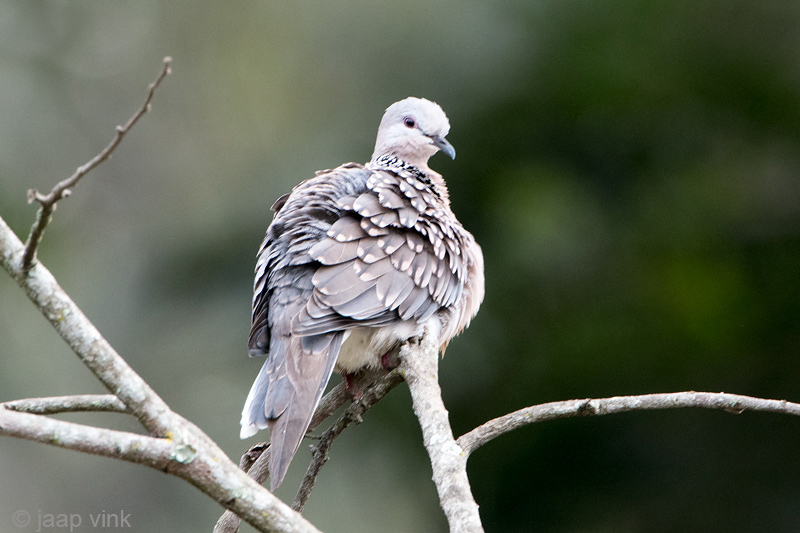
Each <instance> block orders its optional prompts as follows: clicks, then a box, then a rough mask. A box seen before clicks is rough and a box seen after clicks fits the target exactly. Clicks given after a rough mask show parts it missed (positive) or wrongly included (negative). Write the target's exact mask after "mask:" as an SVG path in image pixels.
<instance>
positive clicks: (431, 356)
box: [0, 58, 800, 533]
mask: <svg viewBox="0 0 800 533" xmlns="http://www.w3.org/2000/svg"><path fill="white" fill-rule="evenodd" d="M169 65H170V59H169V58H165V60H164V67H163V70H162V71H161V74H160V75H159V76H158V78H157V79H156V80H155V81H154V82H153V83H152V84H151V85H150V87H149V89H148V93H147V97H146V99H145V102H144V104H143V105H142V107H141V108H140V109H139V110H138V111H137V112H136V113H134V115H133V116H132V117H131V118H130V119H129V120H128V122H126V124H125V125H124V126H118V127H117V129H116V133H115V135H114V137H113V138H112V140H111V142H110V143H109V144H108V145H107V146H106V147H105V148H104V149H103V150H102V151H101V152H100V153H99V154H97V155H96V156H95V157H94V158H92V159H91V160H89V161H88V162H87V163H86V164H85V165H82V166H81V167H79V168H78V169H77V170H76V172H75V173H74V174H73V175H72V176H70V177H69V178H67V179H66V180H63V181H62V182H60V183H58V184H57V185H56V186H55V187H54V188H53V189H52V190H51V191H50V193H48V194H47V195H42V194H41V193H39V192H37V191H35V190H31V191H29V202H31V203H32V202H33V201H37V202H39V204H40V208H39V210H38V212H37V216H36V221H35V223H34V224H33V226H32V228H31V230H30V234H29V235H28V239H27V242H26V243H25V244H23V243H22V242H21V241H20V240H19V238H18V237H17V236H16V235H15V234H14V232H13V231H12V230H11V229H10V228H9V227H8V225H6V223H5V221H4V220H3V219H2V218H0V266H2V267H3V268H4V269H5V270H6V271H7V272H8V273H9V275H10V276H11V277H12V278H13V279H14V280H15V281H16V282H17V284H19V286H20V287H22V288H23V289H24V290H25V292H26V293H27V294H28V297H29V298H30V299H31V301H32V302H33V303H34V305H36V307H37V308H38V309H39V310H40V311H41V312H42V314H43V315H44V316H45V317H46V318H47V319H48V320H49V321H50V323H51V324H52V326H53V327H54V328H55V329H56V331H57V332H58V333H59V335H60V336H61V337H62V338H63V339H64V341H65V342H67V344H68V345H69V346H70V347H71V348H72V350H73V351H74V352H75V353H76V355H78V357H79V358H80V360H81V361H82V362H83V363H84V364H85V365H86V366H87V367H88V368H89V369H90V370H91V371H92V373H94V375H95V376H96V377H97V378H98V379H99V380H100V381H101V382H102V383H103V384H104V385H105V386H106V388H107V389H108V390H109V391H110V392H111V393H112V394H111V395H76V396H64V397H52V398H28V399H22V400H14V401H9V402H5V403H0V436H10V437H16V438H21V439H26V440H30V441H35V442H41V443H45V444H49V445H53V446H58V447H61V448H66V449H71V450H76V451H80V452H83V453H90V454H94V455H102V456H107V457H114V458H117V459H122V460H126V461H131V462H134V463H137V464H142V465H146V466H149V467H151V468H155V469H158V470H161V471H163V472H166V473H169V474H172V475H175V476H178V477H180V478H182V479H184V480H186V481H188V482H189V483H191V484H193V485H195V486H196V487H198V488H199V489H200V490H201V491H203V492H204V493H206V494H207V495H208V496H210V497H211V498H213V499H214V500H215V501H217V502H219V503H220V504H221V505H223V506H224V507H226V508H228V509H230V510H231V511H233V512H234V513H237V514H238V515H239V516H241V517H242V518H243V519H245V520H246V521H247V522H248V523H250V524H251V525H253V526H254V527H255V528H256V529H258V530H259V531H280V532H290V533H292V532H316V531H317V529H316V528H314V526H312V525H311V524H309V523H308V522H307V521H306V520H305V519H303V517H302V516H300V515H299V514H298V513H296V512H294V511H292V510H291V509H290V508H289V507H288V506H286V505H285V504H284V503H283V502H281V501H280V500H278V499H277V498H275V496H274V495H272V494H271V493H270V492H269V491H267V490H266V489H265V488H264V487H262V486H261V483H263V482H264V481H266V477H267V475H268V473H267V471H266V469H265V468H264V466H263V465H265V464H266V463H267V461H266V459H267V457H268V455H269V450H268V449H267V447H265V446H264V445H258V446H256V447H253V448H251V451H250V452H248V453H247V454H245V455H246V456H245V457H243V467H246V466H247V465H249V466H250V473H249V474H250V475H249V476H248V475H247V474H246V473H245V472H243V471H242V470H241V469H239V468H237V467H236V465H235V464H233V463H232V462H231V461H230V459H228V457H227V456H226V455H225V453H224V452H223V451H222V450H221V449H220V448H219V447H218V446H217V445H216V444H215V443H214V442H213V441H212V440H211V439H210V438H209V437H208V436H207V435H206V434H205V433H204V432H203V431H201V430H200V429H199V428H197V427H196V426H195V425H194V424H192V423H191V422H189V421H188V420H186V419H184V418H183V417H181V416H180V415H178V414H177V413H175V412H174V411H172V410H171V409H170V408H169V406H168V405H167V404H166V403H165V402H164V401H163V400H162V399H161V398H160V397H159V396H158V395H157V394H156V393H155V392H154V391H153V390H152V389H151V388H150V386H149V385H148V384H147V383H146V382H145V381H144V380H143V379H142V378H141V377H140V376H139V375H138V374H137V373H136V372H135V371H134V370H133V369H132V368H131V367H130V366H128V364H127V363H126V362H125V361H124V360H123V359H122V357H120V355H119V354H118V353H117V352H116V351H115V350H114V349H113V348H112V347H111V345H110V344H109V343H108V342H107V341H106V340H105V339H104V338H103V337H102V335H100V333H99V332H98V331H97V329H96V328H95V327H94V325H93V324H92V323H91V322H90V321H89V320H88V319H87V318H86V316H84V315H83V313H82V312H81V310H80V309H79V308H78V307H77V305H75V303H74V302H73V301H72V300H71V299H70V298H69V296H68V295H67V294H66V293H65V292H64V291H63V290H62V289H61V287H59V285H58V283H57V282H56V280H55V278H54V277H53V276H52V274H51V273H50V272H49V271H48V270H47V269H46V268H45V267H44V266H43V265H42V264H41V263H39V262H37V261H36V251H37V247H38V245H39V243H40V241H41V239H42V236H43V234H44V231H45V229H46V227H47V225H48V224H49V222H50V218H51V216H52V213H53V211H54V209H55V206H56V204H57V202H58V201H59V200H60V199H62V198H64V197H65V196H67V195H68V194H69V191H70V188H71V187H74V186H75V185H76V184H77V183H78V182H79V181H80V179H81V178H82V177H83V176H85V175H86V174H87V173H88V172H89V171H91V170H92V169H93V168H95V167H96V166H97V165H99V164H100V163H102V162H103V161H105V160H106V159H108V157H109V156H110V155H111V153H112V152H113V151H114V150H115V149H116V148H117V146H118V145H119V144H120V142H121V141H122V139H123V137H124V136H125V135H126V134H127V133H128V131H130V129H131V128H132V127H133V125H134V124H136V122H137V121H138V120H139V119H140V118H141V117H142V116H143V115H144V114H145V113H146V112H147V111H148V110H149V109H150V102H151V100H152V98H153V95H154V92H155V90H156V89H157V87H158V86H159V84H160V83H161V81H162V80H163V79H164V78H165V77H166V75H167V74H169V72H170V66H169ZM400 375H402V376H404V377H405V379H406V381H407V382H408V384H409V389H410V391H411V396H412V401H413V405H414V412H415V413H416V414H417V417H418V419H419V422H420V426H421V428H422V434H423V442H424V444H425V447H426V449H427V450H428V454H429V456H430V458H431V464H432V467H433V479H434V482H435V484H436V487H437V491H438V493H439V498H440V503H441V506H442V508H443V510H444V512H445V514H446V516H447V519H448V522H449V523H450V529H451V531H458V532H479V531H483V529H482V525H481V522H480V517H479V515H478V507H477V504H476V503H475V501H474V499H473V497H472V493H471V488H470V485H469V480H468V478H467V475H466V462H467V458H468V456H469V454H470V453H472V452H473V451H474V450H476V449H477V448H478V447H480V446H481V445H483V444H485V443H486V442H489V441H490V440H491V439H493V438H495V437H497V436H499V435H501V434H503V433H506V432H509V431H512V430H514V429H517V428H519V427H522V426H524V425H527V424H531V423H534V422H541V421H545V420H552V419H556V418H567V417H574V416H595V415H604V414H612V413H619V412H626V411H634V410H650V409H671V408H678V407H701V408H706V409H719V410H724V411H727V412H731V413H735V414H738V413H741V412H743V411H745V410H752V411H766V412H776V413H784V414H791V415H800V404H796V403H790V402H786V401H778V400H765V399H760V398H752V397H748V396H738V395H733V394H725V393H719V394H715V393H703V392H681V393H669V394H650V395H644V396H627V397H614V398H603V399H585V400H570V401H566V402H553V403H549V404H543V405H538V406H532V407H528V408H525V409H521V410H519V411H516V412H514V413H510V414H508V415H505V416H503V417H500V418H497V419H495V420H491V421H489V422H487V423H486V424H483V425H482V426H480V427H478V428H476V429H474V430H473V431H470V432H469V433H467V434H465V435H463V436H462V437H460V438H459V439H458V441H456V440H454V439H453V434H452V429H451V428H450V424H449V421H448V414H447V411H446V409H445V407H444V404H443V402H442V399H441V390H440V389H439V385H438V347H437V346H436V344H435V339H433V338H432V337H431V336H430V335H428V334H427V332H426V334H425V335H423V337H422V339H421V341H420V342H419V343H407V344H405V345H404V346H403V348H402V350H401V367H400V371H399V372H392V373H389V374H388V375H387V374H386V373H385V372H384V373H383V376H380V375H371V374H365V375H362V376H361V377H360V378H357V379H360V380H361V381H357V382H356V383H361V387H366V389H365V392H364V395H363V397H362V398H361V399H360V400H358V401H356V402H354V403H353V404H352V405H350V406H349V407H348V409H347V410H346V411H345V413H344V414H343V415H342V417H341V418H340V419H339V420H337V422H335V423H334V425H333V426H331V427H330V428H329V429H328V430H327V431H326V432H325V434H324V435H323V437H322V439H321V441H320V443H319V444H318V445H317V447H316V448H317V450H316V452H315V454H314V459H313V461H312V464H311V466H310V467H309V470H308V472H307V474H306V478H305V480H304V482H303V485H302V486H301V489H300V491H299V492H298V496H297V500H296V505H297V507H298V508H300V509H302V507H303V505H305V501H306V500H307V498H308V494H309V492H310V490H311V488H312V487H313V484H314V481H315V480H316V477H317V475H318V474H319V471H320V469H321V468H322V466H323V465H324V464H325V462H326V461H327V458H328V452H329V449H330V445H331V443H332V442H333V440H334V439H335V438H336V437H337V436H338V435H339V434H340V433H341V432H342V430H343V429H344V428H345V427H347V425H349V424H352V423H353V422H358V421H360V417H361V415H363V413H364V412H365V411H366V410H367V409H368V408H369V407H370V406H371V405H372V404H374V403H375V402H377V401H378V400H379V399H380V398H382V397H383V395H385V394H386V393H387V392H388V391H389V390H390V389H391V388H392V387H394V386H395V385H396V384H397V383H398V382H399V379H400V378H399V376H400ZM376 380H377V381H376ZM373 382H375V384H374V385H373V386H372V387H369V386H367V384H368V383H373ZM357 387H358V385H357ZM348 400H349V394H347V392H346V391H345V388H344V387H343V386H341V385H340V386H339V387H337V388H335V389H334V390H333V391H332V392H331V393H329V394H328V395H327V396H326V398H325V399H324V400H323V402H322V403H321V405H320V408H319V409H318V411H317V413H316V414H315V417H314V419H313V421H312V423H311V426H310V427H311V429H313V428H315V427H317V426H318V425H319V424H320V423H321V422H322V421H323V420H325V419H327V418H328V417H330V416H331V415H332V414H333V413H334V412H335V411H336V410H337V409H338V408H339V407H340V406H341V405H343V404H344V403H346V402H347V401H348ZM78 411H108V412H119V413H127V414H131V415H133V416H135V417H136V418H137V419H138V420H139V422H140V423H141V424H142V426H143V427H144V428H145V429H146V431H147V432H148V434H147V435H138V434H134V433H128V432H122V431H113V430H108V429H102V428H96V427H92V426H88V425H83V424H76V423H72V422H66V421H62V420H54V419H50V418H46V417H45V416H42V415H47V414H54V413H64V412H78ZM265 450H266V451H265ZM224 518H225V516H223V518H221V519H220V523H222V522H223V519H224ZM238 520H239V519H238V517H236V524H235V527H237V528H238ZM220 523H218V527H219V526H220ZM215 531H222V530H218V529H215ZM224 531H228V530H224ZM230 531H235V529H232V530H230Z"/></svg>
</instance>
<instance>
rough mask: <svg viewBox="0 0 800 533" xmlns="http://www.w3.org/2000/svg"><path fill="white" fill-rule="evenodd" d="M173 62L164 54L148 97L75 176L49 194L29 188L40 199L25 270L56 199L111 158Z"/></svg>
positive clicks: (31, 197) (33, 198) (32, 196)
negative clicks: (162, 64)
mask: <svg viewBox="0 0 800 533" xmlns="http://www.w3.org/2000/svg"><path fill="white" fill-rule="evenodd" d="M171 62H172V58H171V57H165V58H164V66H163V68H162V69H161V73H160V74H159V75H158V77H157V78H156V80H155V81H154V82H153V83H151V84H150V86H149V87H148V90H147V97H146V98H145V101H144V104H142V106H141V107H140V108H139V109H138V110H137V111H136V113H134V114H133V116H132V117H131V118H129V119H128V122H126V123H125V125H124V126H117V127H116V131H115V133H114V137H113V138H112V139H111V142H109V143H108V145H106V147H105V148H103V150H102V151H101V152H100V153H99V154H97V155H96V156H94V157H93V158H92V159H90V160H89V161H88V162H86V163H85V164H83V165H81V166H79V167H78V169H77V170H76V171H75V173H74V174H72V176H70V177H68V178H67V179H65V180H62V181H60V182H59V183H58V184H56V186H55V187H53V189H52V190H51V191H50V192H49V193H48V194H42V193H40V192H39V191H37V190H36V189H28V203H29V204H32V203H33V202H39V204H40V206H39V210H38V211H37V212H36V220H35V221H34V223H33V226H31V231H30V233H29V234H28V239H27V240H26V241H25V253H24V254H23V256H22V269H23V270H25V271H27V270H30V268H31V266H32V265H33V263H34V262H35V261H36V249H37V248H38V246H39V243H40V242H41V241H42V237H43V236H44V230H45V228H47V225H48V224H49V223H50V220H51V218H52V216H53V211H55V209H56V203H57V202H58V201H59V200H61V199H62V198H64V197H66V196H69V195H70V192H71V188H72V187H74V186H75V185H77V183H78V181H80V179H81V178H82V177H84V176H85V175H86V174H88V173H89V172H90V171H91V170H92V169H94V168H95V167H96V166H97V165H99V164H100V163H102V162H103V161H105V160H106V159H108V158H109V157H110V156H111V154H112V152H113V151H114V150H115V149H116V148H117V146H119V143H120V142H122V139H123V137H125V135H126V134H127V133H128V132H129V131H130V130H131V128H132V127H133V125H134V124H136V123H137V122H138V121H139V119H140V118H142V116H143V115H144V114H145V113H147V112H148V111H150V101H151V100H152V99H153V95H154V94H155V92H156V89H158V86H159V85H161V81H162V80H163V79H164V78H165V77H167V75H168V74H170V73H171V72H172V70H171V68H170V63H171Z"/></svg>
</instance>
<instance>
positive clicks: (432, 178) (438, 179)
mask: <svg viewBox="0 0 800 533" xmlns="http://www.w3.org/2000/svg"><path fill="white" fill-rule="evenodd" d="M368 165H369V166H371V167H373V168H380V169H386V170H389V171H391V172H394V173H395V174H397V175H398V176H400V177H401V178H403V179H404V180H406V181H408V182H418V183H422V184H424V185H425V186H426V187H427V188H428V189H429V190H430V191H431V192H432V193H433V194H434V195H435V196H436V197H437V198H439V199H440V200H441V202H442V204H443V205H445V206H447V207H448V208H449V207H450V194H449V191H448V190H447V184H446V183H445V182H444V178H442V175H441V174H439V173H438V172H435V171H433V170H431V169H430V167H428V165H427V164H424V165H413V164H411V163H408V162H407V161H404V160H403V159H401V158H400V157H399V156H397V155H394V154H387V155H382V156H379V157H373V158H372V160H371V161H370V162H369V164H368ZM412 185H415V184H414V183H412ZM415 186H416V185H415Z"/></svg>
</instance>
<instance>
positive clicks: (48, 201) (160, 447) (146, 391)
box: [0, 58, 317, 532]
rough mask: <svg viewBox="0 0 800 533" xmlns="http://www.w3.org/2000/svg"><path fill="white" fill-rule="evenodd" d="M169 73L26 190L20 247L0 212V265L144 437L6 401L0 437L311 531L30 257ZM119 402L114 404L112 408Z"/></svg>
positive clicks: (53, 404) (46, 405)
mask: <svg viewBox="0 0 800 533" xmlns="http://www.w3.org/2000/svg"><path fill="white" fill-rule="evenodd" d="M168 73H169V58H167V59H165V62H164V69H163V70H162V72H161V74H160V75H159V77H158V78H157V79H156V81H155V82H154V83H153V84H151V85H150V88H149V90H148V94H147V99H146V101H145V103H144V105H143V106H142V107H141V108H140V109H139V111H137V112H136V113H135V114H134V115H133V116H132V117H131V119H130V120H129V121H128V122H127V123H126V124H125V125H124V126H120V127H118V128H117V133H116V135H115V136H114V138H113V139H112V141H111V142H110V143H109V145H108V146H106V148H104V149H103V151H101V152H100V153H99V154H98V155H97V156H95V157H94V158H92V159H91V160H90V161H89V162H88V163H86V164H85V165H83V166H82V167H80V168H79V169H78V170H77V171H76V173H75V174H74V175H73V176H71V177H70V178H68V179H67V180H64V181H62V182H61V183H59V184H58V185H57V186H56V187H55V188H54V189H53V190H52V191H51V193H50V194H48V195H47V196H42V195H40V194H38V193H36V192H32V193H31V196H32V198H33V200H36V201H39V202H40V204H41V206H42V207H41V208H40V210H39V212H38V214H37V221H36V223H34V225H33V228H32V229H31V234H30V235H29V237H28V244H27V245H23V243H22V242H21V241H20V240H19V238H18V237H17V236H16V234H14V232H13V231H12V230H11V228H9V227H8V225H7V224H6V223H5V221H4V220H3V219H2V218H0V266H2V267H3V268H4V269H5V270H6V271H7V272H8V274H9V275H10V276H11V277H12V278H13V279H14V280H15V281H16V282H17V284H18V285H19V286H20V287H22V288H23V289H24V290H25V292H26V293H27V295H28V297H29V298H30V300H31V301H32V302H33V303H34V305H35V306H36V307H37V308H38V309H39V310H40V311H41V312H42V314H43V315H44V316H45V317H46V318H47V319H48V320H49V321H50V323H51V325H52V326H53V327H54V328H55V329H56V331H57V332H58V334H59V335H60V336H61V337H62V339H64V341H65V342H66V343H67V344H68V345H69V346H70V347H71V348H72V350H73V351H74V352H75V354H76V355H77V356H78V357H79V358H80V360H81V361H82V362H83V364H84V365H86V366H87V367H88V368H89V370H91V371H92V373H93V374H94V375H95V376H96V377H97V378H98V379H99V380H100V381H101V382H102V383H103V385H105V387H106V388H107V389H108V390H109V391H110V392H111V393H112V394H113V395H114V396H115V397H116V398H118V399H119V400H120V402H121V403H122V404H123V405H124V410H125V411H126V412H128V413H130V414H132V415H134V416H135V417H136V418H137V419H138V420H139V422H140V423H141V424H142V426H143V427H144V428H145V429H146V430H147V432H148V433H149V435H148V436H142V435H135V434H132V433H125V432H114V431H110V430H104V429H100V428H93V427H90V426H84V425H81V424H72V423H68V422H64V421H60V420H51V419H48V418H45V417H42V416H39V415H35V414H30V413H24V412H20V411H18V410H17V411H15V410H11V409H8V408H7V407H6V406H5V405H3V406H0V435H3V436H11V437H17V438H22V439H27V440H32V441H37V442H43V443H46V444H51V445H54V446H60V447H64V448H69V449H74V450H78V451H83V452H86V453H93V454H99V455H110V456H115V457H118V458H121V459H125V460H131V461H134V462H137V463H140V464H145V465H148V466H151V467H153V468H158V469H159V470H162V471H165V472H168V473H170V474H173V475H176V476H178V477H181V478H183V479H185V480H186V481H188V482H189V483H191V484H193V485H195V486H196V487H198V488H199V489H200V490H202V491H203V492H205V493H206V494H207V495H209V496H210V497H211V498H213V499H214V500H216V501H217V502H219V503H220V504H222V505H223V506H225V507H227V508H229V509H232V510H233V511H235V512H236V513H238V514H239V516H241V517H242V518H244V519H245V520H246V521H247V522H249V523H250V524H251V525H253V527H255V528H256V529H258V530H259V531H281V532H283V531H290V532H301V531H302V532H316V531H317V529H316V528H314V527H313V526H312V525H311V524H310V523H308V521H306V520H305V519H304V518H303V517H302V516H301V515H299V514H298V513H295V512H294V511H292V510H291V509H290V508H289V507H288V506H287V505H286V504H284V503H283V502H281V501H280V500H279V499H277V498H276V497H275V496H274V495H273V494H272V493H270V492H269V491H267V490H266V489H265V488H264V487H262V486H261V485H259V484H257V483H255V482H254V481H253V480H252V479H250V478H249V477H247V475H246V474H245V473H244V472H242V471H241V470H240V469H239V468H237V466H236V465H235V464H234V463H232V462H231V461H230V459H228V457H227V456H226V455H225V453H224V452H223V451H222V450H221V449H220V448H219V447H218V446H217V445H216V443H214V441H212V440H211V439H210V438H209V437H208V436H207V435H206V434H205V433H204V432H203V431H201V430H200V429H199V428H198V427H197V426H195V425H194V424H192V423H191V422H189V421H188V420H186V419H184V418H183V417H181V416H180V415H178V414H177V413H175V412H174V411H172V410H171V409H170V408H169V406H167V404H166V403H165V402H164V401H163V400H162V399H161V398H160V397H159V396H158V395H157V394H156V393H155V392H154V391H153V390H152V389H151V388H150V386H149V385H148V384H147V383H146V382H145V381H144V380H143V379H142V378H141V377H140V376H139V375H138V374H137V373H136V372H134V370H133V369H132V368H131V367H130V366H128V364H127V363H126V362H125V361H124V360H123V359H122V357H120V355H119V354H118V353H117V352H116V351H115V350H114V349H113V348H112V347H111V345H110V344H109V343H108V342H107V341H106V340H105V339H104V338H103V336H102V335H101V334H100V332H99V331H97V329H96V328H95V327H94V325H93V324H92V323H91V322H90V321H89V319H88V318H87V317H86V316H85V315H84V314H83V313H82V312H81V310H80V309H79V308H78V306H77V305H75V303H74V302H73V301H72V300H71V299H70V297H69V296H68V295H67V294H66V293H65V292H64V291H63V289H61V287H60V286H59V285H58V283H57V282H56V280H55V278H54V277H53V275H52V274H51V273H50V272H49V271H48V270H47V269H46V268H45V267H44V265H42V264H41V263H40V262H37V261H34V257H35V255H36V247H37V245H38V243H39V242H40V240H41V238H42V235H43V232H44V229H45V228H46V226H47V224H48V222H49V219H50V215H51V214H52V210H53V208H54V206H55V205H56V202H57V201H58V200H59V199H61V198H63V197H64V196H65V195H66V194H67V191H68V190H69V187H71V186H74V185H75V184H76V183H77V182H78V180H80V178H81V177H83V176H84V175H85V174H86V173H87V172H89V171H90V170H92V169H93V168H95V167H96V166H97V165H99V164H100V163H101V162H103V161H105V160H106V159H107V158H108V157H109V155H110V154H111V152H113V150H114V149H115V148H116V147H117V146H118V145H119V143H120V142H121V140H122V138H123V137H124V135H125V134H126V133H127V132H128V131H129V130H130V128H131V127H132V126H133V125H134V124H135V123H136V122H137V121H138V120H139V118H141V116H142V115H144V113H146V112H147V110H148V109H149V104H150V100H151V99H152V96H153V92H154V91H155V89H156V87H157V86H158V84H159V83H160V82H161V80H163V79H164V77H165V76H166V75H167V74H168ZM35 403H36V402H34V401H32V400H21V401H19V402H18V403H17V405H16V407H18V408H20V409H22V410H25V409H31V410H32V411H36V410H37V409H38V410H41V411H43V412H45V411H48V410H56V411H59V410H60V411H63V410H64V407H68V408H75V407H78V406H79V404H81V403H83V402H82V401H81V400H78V401H76V402H74V403H73V405H72V406H69V405H67V404H69V401H64V400H63V399H61V400H52V399H51V400H46V401H44V402H42V404H41V405H39V406H36V405H34V404H35ZM100 403H101V404H104V405H105V406H111V405H112V404H114V402H108V401H106V400H101V402H100ZM84 407H85V405H84ZM118 407H119V405H115V407H114V408H118ZM115 450H117V451H116V452H115ZM114 454H116V455H114ZM165 454H166V455H165Z"/></svg>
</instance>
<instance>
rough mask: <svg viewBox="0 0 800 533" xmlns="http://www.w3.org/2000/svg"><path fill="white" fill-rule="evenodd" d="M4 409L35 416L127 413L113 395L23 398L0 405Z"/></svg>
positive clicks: (123, 405)
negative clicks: (93, 412) (103, 412)
mask: <svg viewBox="0 0 800 533" xmlns="http://www.w3.org/2000/svg"><path fill="white" fill-rule="evenodd" d="M0 406H5V408H6V409H10V410H12V411H19V412H22V413H31V414H35V415H54V414H56V413H78V412H89V411H96V412H100V411H105V412H112V413H127V412H128V408H127V407H125V404H124V403H122V402H121V401H120V400H119V398H117V397H116V396H114V395H113V394H76V395H74V396H51V397H49V398H25V399H22V400H12V401H10V402H5V403H4V404H0Z"/></svg>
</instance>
